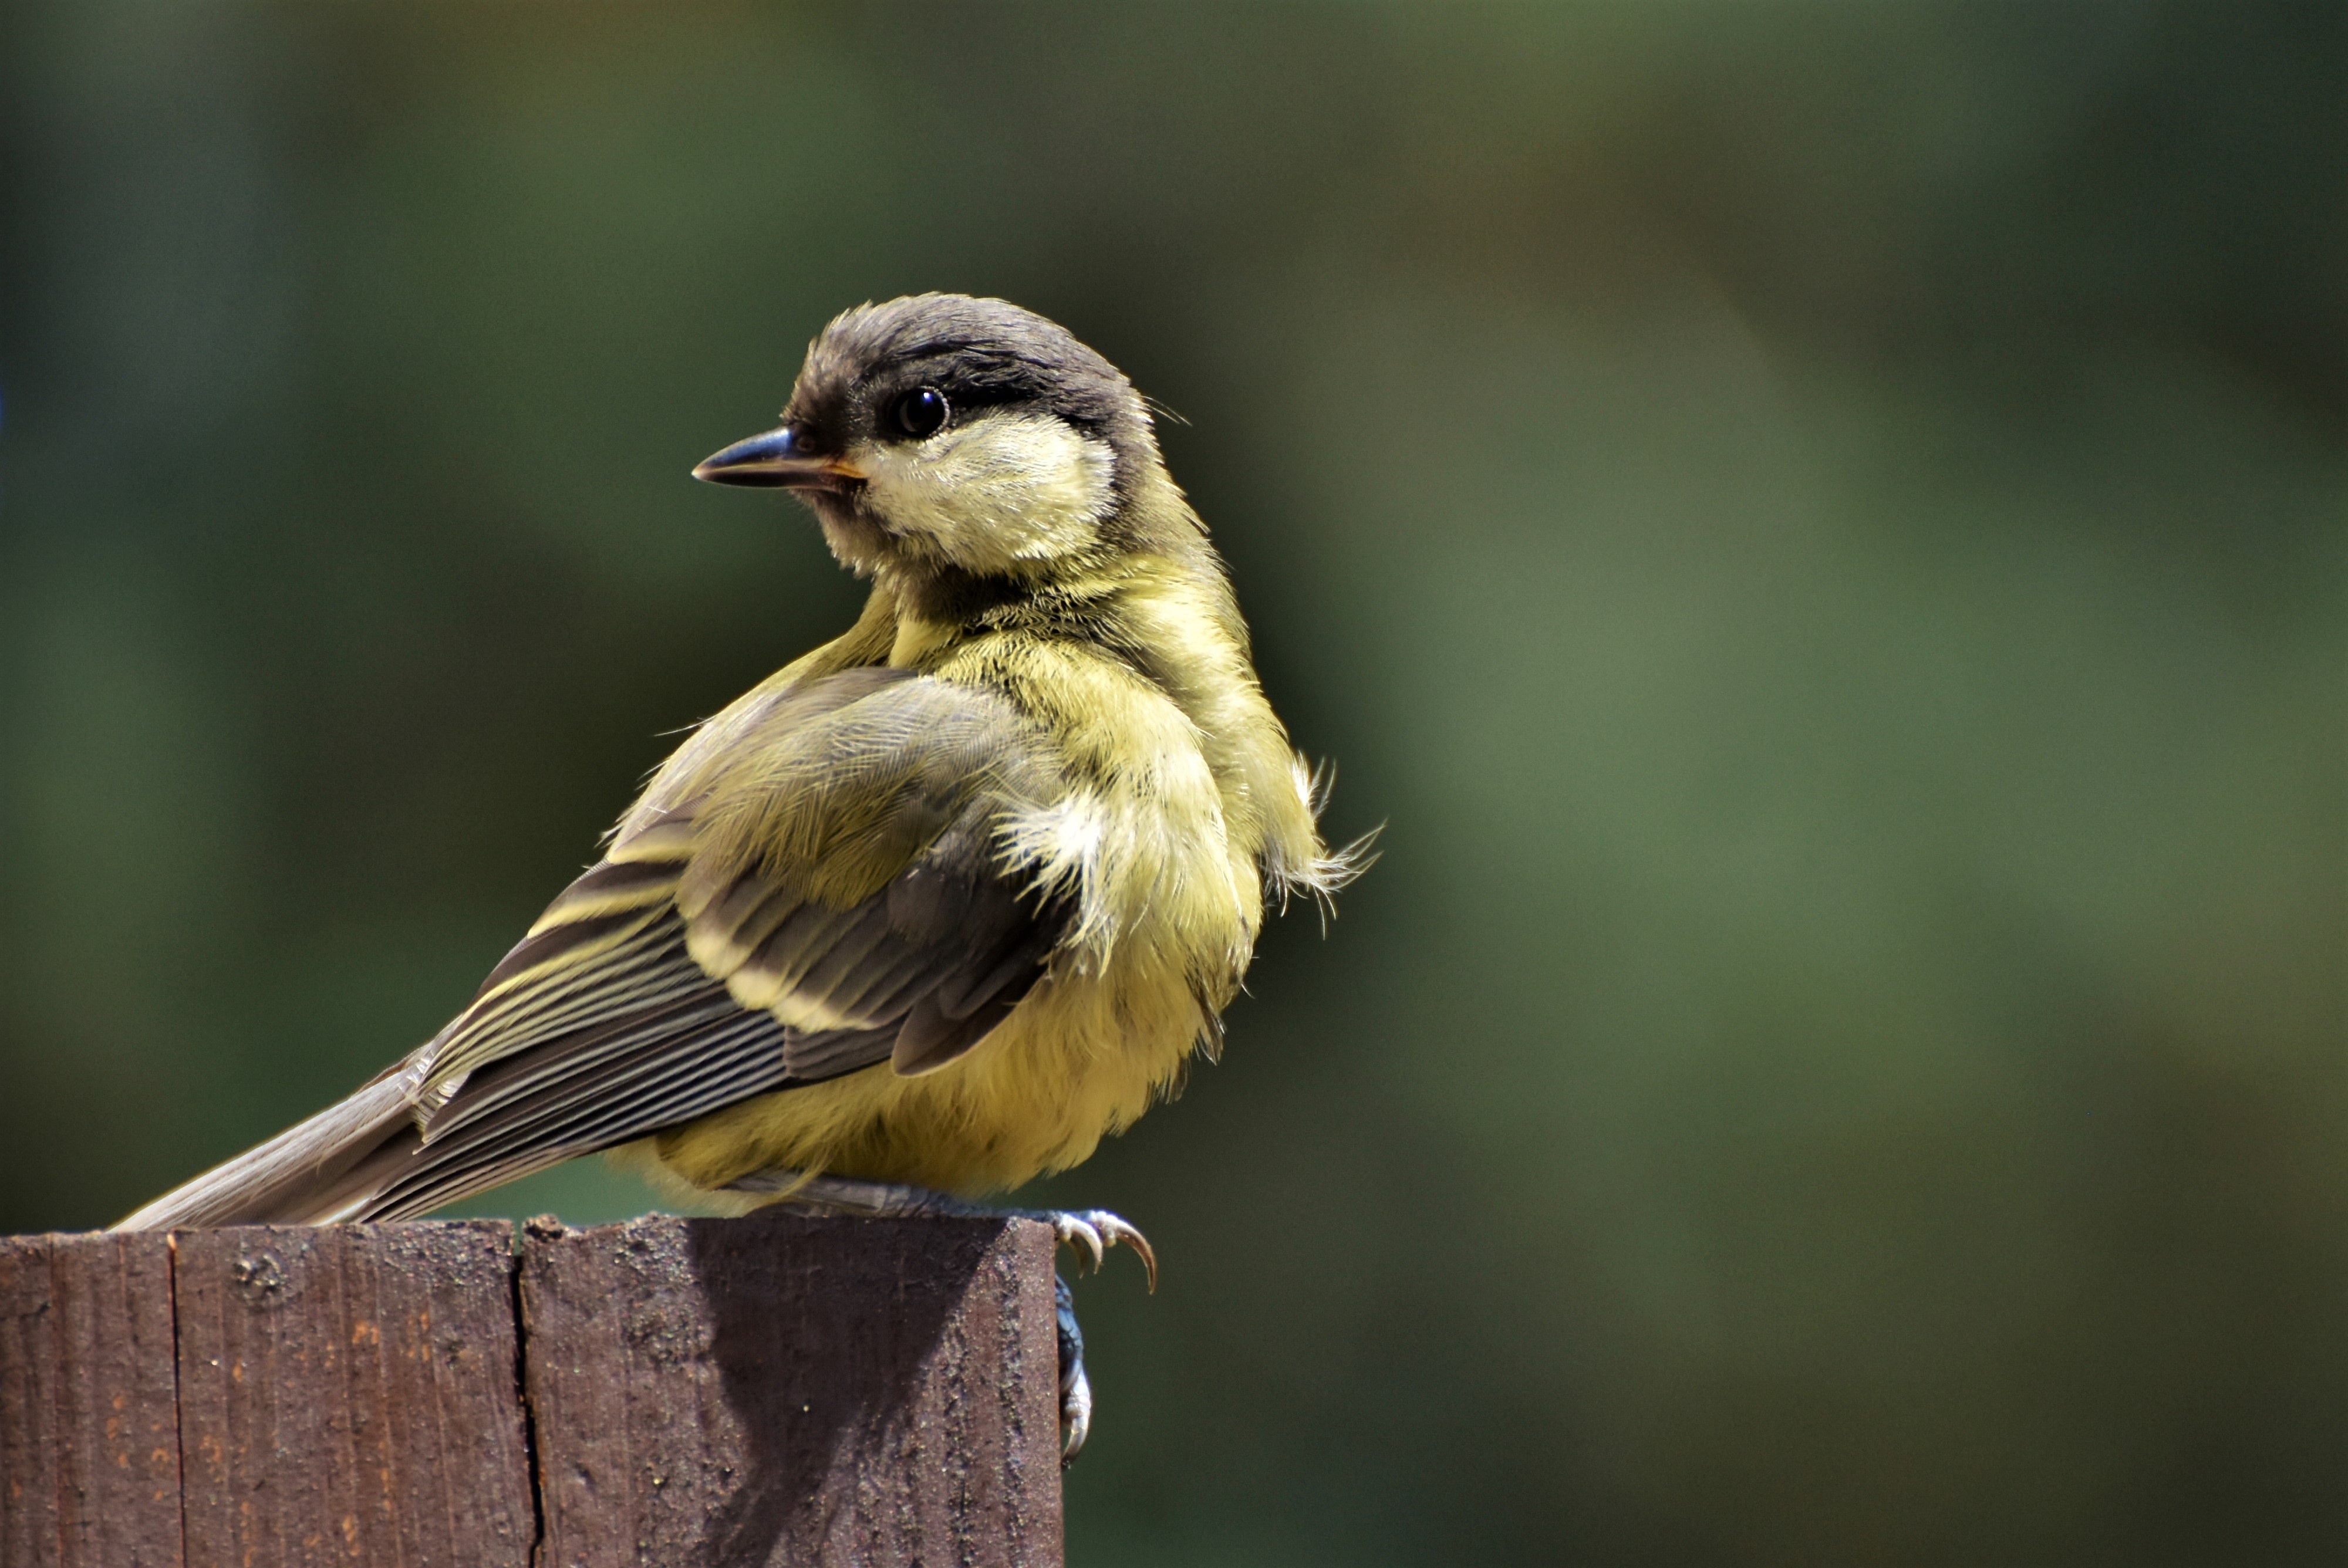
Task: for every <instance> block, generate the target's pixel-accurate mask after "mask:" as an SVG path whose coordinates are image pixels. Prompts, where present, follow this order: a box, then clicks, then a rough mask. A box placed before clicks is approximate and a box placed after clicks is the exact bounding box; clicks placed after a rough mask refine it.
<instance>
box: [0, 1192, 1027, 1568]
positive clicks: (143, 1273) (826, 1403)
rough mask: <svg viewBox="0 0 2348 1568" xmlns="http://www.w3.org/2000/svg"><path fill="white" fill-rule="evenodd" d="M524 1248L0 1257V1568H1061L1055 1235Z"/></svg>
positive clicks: (28, 1249)
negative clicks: (890, 1566)
mask: <svg viewBox="0 0 2348 1568" xmlns="http://www.w3.org/2000/svg"><path fill="white" fill-rule="evenodd" d="M512 1244H513V1237H512V1232H511V1228H510V1226H507V1225H502V1224H488V1223H461V1224H422V1225H342V1226H331V1227H326V1228H323V1229H311V1228H306V1227H300V1226H285V1227H277V1226H253V1227H245V1228H235V1229H224V1230H186V1231H179V1232H175V1233H173V1234H172V1235H170V1236H168V1237H167V1236H165V1235H160V1234H157V1233H152V1232H147V1233H137V1234H132V1235H52V1236H26V1237H14V1238H7V1237H0V1568H228V1565H230V1564H234V1565H236V1568H288V1565H293V1564H324V1563H339V1564H350V1563H361V1564H365V1563H386V1564H394V1563H396V1564H399V1565H400V1568H432V1565H439V1564H448V1565H465V1568H472V1565H481V1568H501V1565H512V1568H523V1565H525V1564H528V1565H529V1568H607V1565H608V1568H619V1565H622V1564H626V1565H632V1568H633V1565H658V1568H696V1565H710V1568H716V1565H718V1564H723V1565H725V1568H754V1565H757V1564H762V1563H792V1564H800V1563H830V1564H840V1565H845V1564H850V1563H856V1564H866V1563H870V1564H880V1563H937V1564H941V1565H943V1564H947V1563H953V1564H957V1565H967V1568H1013V1565H1014V1564H1015V1565H1018V1568H1056V1564H1058V1563H1060V1561H1061V1539H1060V1469H1059V1424H1058V1360H1057V1347H1056V1338H1055V1334H1054V1327H1055V1326H1054V1315H1053V1298H1052V1236H1051V1233H1050V1231H1049V1229H1048V1228H1047V1227H1045V1226H1043V1225H1036V1224H1034V1223H1033V1222H1029V1221H1024V1220H987V1219H934V1220H891V1221H868V1220H848V1219H810V1218H806V1217H801V1216H795V1215H789V1214H771V1215H757V1216H753V1217H751V1218H749V1219H745V1220H678V1219H666V1218H653V1219H646V1220H640V1221H636V1222H633V1223H632V1224H629V1225H613V1226H608V1227H605V1228H603V1229H600V1230H592V1231H571V1230H566V1229H564V1228H563V1227H562V1226H561V1225H558V1224H555V1223H553V1222H551V1221H546V1222H537V1223H534V1224H533V1225H531V1226H530V1229H529V1231H528V1232H527V1234H526V1235H525V1236H524V1237H523V1240H522V1246H521V1253H520V1260H519V1263H517V1260H516V1257H515V1255H514V1251H513V1245H512ZM517 1270H518V1271H519V1272H517ZM518 1310H519V1313H520V1318H519V1321H518V1320H517V1311H518ZM533 1430H534V1433H535V1437H536V1443H537V1446H536V1449H535V1452H534V1454H533V1450H532V1446H531V1440H530V1439H531V1434H532V1432H533ZM533 1459H534V1460H535V1462H534V1463H533Z"/></svg>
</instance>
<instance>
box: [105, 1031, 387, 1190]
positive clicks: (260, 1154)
mask: <svg viewBox="0 0 2348 1568" xmlns="http://www.w3.org/2000/svg"><path fill="white" fill-rule="evenodd" d="M417 1066H418V1064H417V1062H416V1061H415V1060H414V1059H413V1058H411V1059H409V1060H408V1061H403V1062H400V1063H399V1064H398V1065H397V1066H396V1067H394V1068H392V1069H391V1070H390V1071H386V1072H385V1073H383V1074H382V1075H381V1076H379V1077H377V1078H376V1079H375V1080H374V1081H371V1082H369V1083H368V1084H367V1085H366V1087H365V1088H363V1089H361V1090H360V1091H358V1092H357V1093H355V1094H354V1095H352V1096H351V1097H350V1098H349V1099H347V1100H345V1101H343V1102H340V1103H338V1104H335V1105H330V1106H328V1107H327V1108H326V1109H325V1110H324V1111H321V1112H318V1113H317V1114H316V1115H315V1116H313V1117H311V1118H310V1119H309V1120H308V1121H306V1122H301V1123H299V1124H298V1125H295V1126H293V1127H289V1128H288V1129H286V1130H285V1131H284V1132H280V1133H279V1134H278V1135H277V1136H276V1137H274V1138H272V1139H271V1140H269V1142H267V1143H263V1144H261V1145H260V1146H259V1147H257V1148H252V1149H248V1150H246V1151H245V1152H244V1153H242V1154H239V1155H238V1156H237V1157H236V1158H235V1159H233V1160H231V1161H229V1162H227V1163H225V1164H221V1165H216V1166H214V1167H213V1168H212V1169H211V1170H209V1171H206V1172H205V1173H203V1174H202V1175H201V1176H198V1177H196V1178H195V1179H194V1180H193V1181H191V1182H187V1183H185V1184H181V1185H180V1186H178V1187H174V1188H173V1189H172V1190H171V1191H170V1192H168V1193H165V1194H163V1195H162V1196H161V1197H160V1198H157V1199H156V1200H155V1201H154V1202H153V1203H151V1204H147V1205H146V1206H145V1207H144V1208H141V1209H139V1211H138V1212H137V1213H135V1214H129V1215H126V1216H124V1217H123V1218H122V1219H120V1220H118V1221H116V1222H115V1225H114V1226H113V1228H114V1229H116V1230H118V1231H137V1230H168V1229H170V1228H171V1227H172V1226H174V1225H333V1224H335V1223H336V1222H338V1221H342V1220H352V1219H364V1218H366V1215H367V1212H368V1210H369V1208H370V1206H371V1204H373V1202H374V1200H375V1199H376V1196H377V1195H378V1194H381V1193H382V1192H383V1190H384V1188H385V1187H386V1185H387V1184H388V1183H389V1182H390V1181H391V1180H392V1179H393V1177H394V1176H395V1175H396V1173H397V1171H398V1170H399V1169H400V1168H402V1167H403V1166H404V1165H405V1164H406V1163H407V1161H408V1160H409V1158H410V1157H411V1156H412V1155H413V1153H414V1152H415V1150H416V1147H417V1130H416V1122H415V1119H414V1118H415V1111H416V1099H415V1095H416V1089H417Z"/></svg>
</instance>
